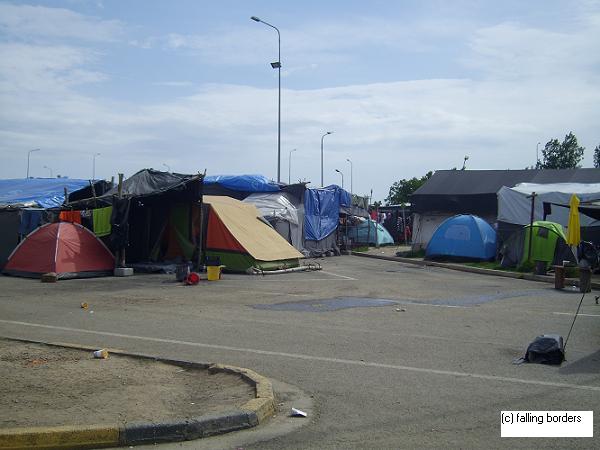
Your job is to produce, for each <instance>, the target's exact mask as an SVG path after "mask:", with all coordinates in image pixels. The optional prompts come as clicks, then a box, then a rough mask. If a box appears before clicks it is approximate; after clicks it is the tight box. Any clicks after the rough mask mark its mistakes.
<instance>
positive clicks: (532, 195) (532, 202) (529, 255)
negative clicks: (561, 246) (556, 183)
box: [527, 192, 537, 261]
mask: <svg viewBox="0 0 600 450" xmlns="http://www.w3.org/2000/svg"><path fill="white" fill-rule="evenodd" d="M536 195H537V194H536V193H535V192H532V193H531V216H530V219H529V250H528V251H527V261H531V241H532V238H533V218H534V213H535V196H536Z"/></svg>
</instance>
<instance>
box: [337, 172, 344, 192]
mask: <svg viewBox="0 0 600 450" xmlns="http://www.w3.org/2000/svg"><path fill="white" fill-rule="evenodd" d="M335 171H336V172H337V173H339V174H340V175H341V176H342V189H344V174H343V172H342V171H341V170H340V169H335Z"/></svg>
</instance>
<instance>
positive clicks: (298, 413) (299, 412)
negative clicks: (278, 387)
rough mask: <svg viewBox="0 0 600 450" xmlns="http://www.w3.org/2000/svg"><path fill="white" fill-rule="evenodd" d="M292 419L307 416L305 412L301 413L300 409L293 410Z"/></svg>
mask: <svg viewBox="0 0 600 450" xmlns="http://www.w3.org/2000/svg"><path fill="white" fill-rule="evenodd" d="M291 416H292V417H306V416H307V414H306V413H305V412H304V411H301V410H299V409H296V408H292V414H291Z"/></svg>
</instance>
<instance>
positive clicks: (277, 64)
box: [250, 16, 281, 183]
mask: <svg viewBox="0 0 600 450" xmlns="http://www.w3.org/2000/svg"><path fill="white" fill-rule="evenodd" d="M250 19H252V20H254V21H255V22H260V23H264V24H265V25H266V26H268V27H271V28H273V29H274V30H275V31H277V61H275V62H272V63H271V67H272V68H273V69H277V71H278V74H277V78H278V85H279V88H278V97H277V182H278V183H280V182H281V33H279V28H277V27H276V26H274V25H271V24H270V23H268V22H265V21H264V20H261V19H259V18H258V17H256V16H252V17H250Z"/></svg>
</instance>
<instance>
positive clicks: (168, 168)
mask: <svg viewBox="0 0 600 450" xmlns="http://www.w3.org/2000/svg"><path fill="white" fill-rule="evenodd" d="M162 165H163V166H165V167H166V168H167V172H169V173H171V166H168V165H166V164H165V163H162Z"/></svg>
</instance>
